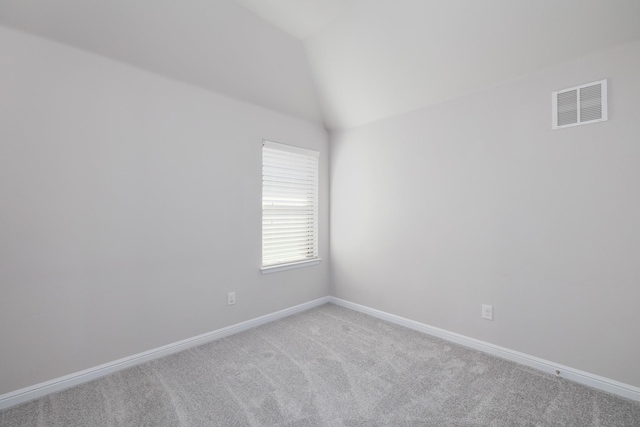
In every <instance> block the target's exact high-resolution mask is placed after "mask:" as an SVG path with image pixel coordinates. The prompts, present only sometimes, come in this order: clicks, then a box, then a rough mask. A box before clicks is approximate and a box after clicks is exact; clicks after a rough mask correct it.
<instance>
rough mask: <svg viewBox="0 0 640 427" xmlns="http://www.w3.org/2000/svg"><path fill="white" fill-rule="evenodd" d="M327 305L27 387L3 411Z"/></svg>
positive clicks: (6, 398) (7, 399) (5, 401)
mask: <svg viewBox="0 0 640 427" xmlns="http://www.w3.org/2000/svg"><path fill="white" fill-rule="evenodd" d="M327 302H329V297H323V298H319V299H316V300H313V301H309V302H306V303H304V304H300V305H296V306H294V307H290V308H287V309H284V310H280V311H276V312H275V313H271V314H267V315H264V316H260V317H256V318H255V319H251V320H247V321H246V322H241V323H237V324H235V325H231V326H227V327H226V328H222V329H218V330H215V331H212V332H208V333H206V334H202V335H198V336H196V337H192V338H187V339H185V340H182V341H178V342H175V343H172V344H168V345H165V346H162V347H158V348H154V349H152V350H149V351H145V352H143V353H138V354H135V355H133V356H129V357H125V358H122V359H119V360H116V361H113V362H109V363H105V364H103V365H100V366H96V367H94V368H89V369H85V370H84V371H80V372H76V373H73V374H69V375H65V376H64V377H60V378H56V379H53V380H50V381H46V382H43V383H40V384H36V385H33V386H30V387H25V388H23V389H20V390H16V391H12V392H9V393H6V394H3V395H0V410H2V409H6V408H9V407H11V406H14V405H18V404H20V403H24V402H28V401H30V400H33V399H37V398H38V397H42V396H45V395H47V394H49V393H53V392H56V391H59V390H63V389H66V388H69V387H72V386H74V385H78V384H82V383H85V382H87V381H91V380H94V379H96V378H100V377H103V376H105V375H109V374H112V373H114V372H117V371H120V370H122V369H126V368H129V367H131V366H134V365H138V364H140V363H144V362H148V361H150V360H153V359H158V358H160V357H163V356H168V355H170V354H173V353H177V352H179V351H182V350H186V349H188V348H191V347H195V346H198V345H202V344H205V343H207V342H210V341H214V340H217V339H220V338H224V337H227V336H229V335H233V334H237V333H239V332H243V331H246V330H248V329H252V328H255V327H257V326H261V325H264V324H266V323H269V322H273V321H274V320H278V319H282V318H284V317H288V316H291V315H292V314H296V313H299V312H301V311H305V310H308V309H310V308H313V307H317V306H319V305H322V304H326V303H327Z"/></svg>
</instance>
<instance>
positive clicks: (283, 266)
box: [260, 258, 322, 274]
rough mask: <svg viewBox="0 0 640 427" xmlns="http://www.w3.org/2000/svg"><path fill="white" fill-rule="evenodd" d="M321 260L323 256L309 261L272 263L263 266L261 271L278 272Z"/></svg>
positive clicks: (313, 263)
mask: <svg viewBox="0 0 640 427" xmlns="http://www.w3.org/2000/svg"><path fill="white" fill-rule="evenodd" d="M320 261H322V259H321V258H314V259H310V260H308V261H298V262H291V263H289V264H278V265H270V266H268V267H262V268H261V269H260V271H262V274H270V273H276V272H278V271H284V270H292V269H294V268H302V267H308V266H310V265H316V264H320Z"/></svg>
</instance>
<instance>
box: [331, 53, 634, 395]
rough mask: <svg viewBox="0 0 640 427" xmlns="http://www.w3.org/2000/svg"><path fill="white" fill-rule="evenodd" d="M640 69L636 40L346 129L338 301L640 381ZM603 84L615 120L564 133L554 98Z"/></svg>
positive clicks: (340, 150)
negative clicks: (486, 310)
mask: <svg viewBox="0 0 640 427" xmlns="http://www.w3.org/2000/svg"><path fill="white" fill-rule="evenodd" d="M638 70H640V43H635V44H630V45H626V46H624V47H621V48H618V49H613V50H608V51H605V52H601V53H599V54H597V55H593V56H588V57H584V58H581V59H579V60H576V61H572V62H568V63H565V64H563V65H562V66H559V67H555V68H552V69H548V70H545V71H544V72H540V73H537V74H533V75H530V76H527V77H525V78H522V79H519V80H516V81H512V82H509V83H507V84H504V85H501V86H497V87H494V88H492V89H490V90H485V91H481V92H477V93H475V94H472V95H470V96H467V97H464V98H460V99H456V100H452V101H450V102H447V103H443V104H440V105H437V106H435V107H431V108H428V109H423V110H418V111H415V112H413V113H410V114H405V115H402V116H398V117H395V118H390V119H387V120H383V121H379V122H377V123H374V124H371V125H368V126H363V127H360V128H356V129H353V130H350V131H344V132H338V133H333V134H332V136H331V178H330V182H331V188H330V193H331V196H330V205H331V236H330V238H331V272H332V273H331V275H332V292H333V295H335V296H337V297H339V298H343V299H346V300H349V301H353V302H356V303H359V304H363V305H366V306H369V307H373V308H376V309H380V310H383V311H386V312H389V313H393V314H396V315H400V316H403V317H406V318H409V319H413V320H416V321H420V322H423V323H426V324H429V325H433V326H436V327H439V328H444V329H446V330H449V331H453V332H456V333H460V334H463V335H467V336H470V337H473V338H477V339H480V340H483V341H486V342H490V343H493V344H496V345H500V346H503V347H507V348H510V349H513V350H517V351H521V352H524V353H527V354H530V355H533V356H537V357H541V358H543V359H546V360H550V361H554V362H557V363H560V364H563V365H567V366H571V367H574V368H576V369H580V370H583V371H587V372H591V373H594V374H598V375H601V376H604V377H607V378H611V379H614V380H618V381H622V382H624V383H627V384H631V385H634V386H640V369H638V360H640V331H639V330H638V325H640V310H639V309H638V301H640V286H639V285H638V284H639V283H640V120H639V117H640V102H639V100H640V73H639V72H638ZM603 78H608V79H609V106H610V108H609V117H610V119H609V121H607V122H603V123H598V124H591V125H585V126H579V127H574V128H569V129H562V130H555V131H552V130H551V92H552V91H554V90H559V89H563V88H567V87H571V86H575V85H579V84H583V83H588V82H591V81H595V80H599V79H603ZM481 304H489V305H493V306H494V321H487V320H482V319H481Z"/></svg>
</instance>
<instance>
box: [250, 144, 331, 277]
mask: <svg viewBox="0 0 640 427" xmlns="http://www.w3.org/2000/svg"><path fill="white" fill-rule="evenodd" d="M318 157H319V153H318V152H317V151H312V150H306V149H303V148H298V147H293V146H290V145H285V144H279V143H276V142H271V141H264V142H263V145H262V266H263V267H269V266H277V265H283V264H291V263H296V262H300V261H308V260H313V259H317V258H318Z"/></svg>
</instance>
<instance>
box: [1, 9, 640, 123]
mask: <svg viewBox="0 0 640 427" xmlns="http://www.w3.org/2000/svg"><path fill="white" fill-rule="evenodd" d="M267 22H268V23H269V24H268V23H267ZM639 23H640V1H638V0H607V1H604V0H554V1H546V0H446V1H445V0H234V1H232V0H209V1H205V0H182V1H177V0H176V1H168V0H166V1H151V0H109V1H106V0H57V1H50V0H0V24H3V25H6V26H9V27H13V28H17V29H19V30H22V31H27V32H31V33H34V34H38V35H41V36H44V37H48V38H52V39H54V40H57V41H61V42H63V43H68V44H71V45H73V46H76V47H80V48H82V49H85V50H89V51H93V52H96V53H98V54H101V55H105V56H109V57H113V58H115V59H118V60H120V61H123V62H127V63H131V64H133V65H135V66H138V67H141V68H144V69H148V70H151V71H154V72H157V73H160V74H164V75H167V76H168V77H171V78H175V79H179V80H183V81H185V82H187V83H191V84H194V85H198V86H202V87H204V88H207V89H211V90H215V91H218V92H222V93H225V94H228V95H230V96H234V97H238V98H241V99H244V100H247V101H249V102H254V103H257V104H259V105H264V106H266V107H268V108H273V109H276V110H279V111H283V112H285V113H287V114H294V115H297V116H300V117H303V118H306V119H310V120H317V121H319V120H322V121H323V122H324V124H325V125H326V127H327V128H329V129H344V128H350V127H354V126H358V125H362V124H365V123H369V122H372V121H375V120H379V119H382V118H385V117H389V116H393V115H397V114H401V113H404V112H407V111H411V110H414V109H417V108H421V107H425V106H429V105H433V104H437V103H439V102H442V101H444V100H447V99H450V98H454V97H458V96H462V95H464V94H466V93H469V92H472V91H477V90H480V89H483V88H486V87H489V86H492V85H495V84H498V83H500V82H502V81H505V80H509V79H514V78H517V77H519V76H522V75H525V74H528V73H532V72H535V71H537V70H540V69H543V68H546V67H549V66H552V65H554V64H557V63H560V62H564V61H567V60H569V59H571V58H574V57H578V56H583V55H586V54H589V53H591V52H596V51H599V50H603V49H607V48H610V47H613V46H616V45H620V44H624V43H628V42H632V41H635V40H640V24H639ZM266 26H268V27H269V28H266ZM258 29H259V30H258ZM230 35H232V36H230ZM267 39H268V40H267ZM274 41H276V42H277V43H276V44H273V43H272V42H274ZM273 46H278V47H277V49H274V48H273ZM249 55H254V56H256V55H257V56H259V64H261V66H260V67H255V63H256V62H255V61H254V62H252V61H250V60H249V59H247V58H248V56H249ZM254 68H257V69H254ZM238 70H240V72H239V71H238ZM605 77H606V76H594V78H605ZM579 83H582V82H576V84H579ZM551 89H560V88H550V90H551ZM314 91H315V92H314ZM318 106H319V108H318ZM319 111H320V112H321V113H320V112H319Z"/></svg>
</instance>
